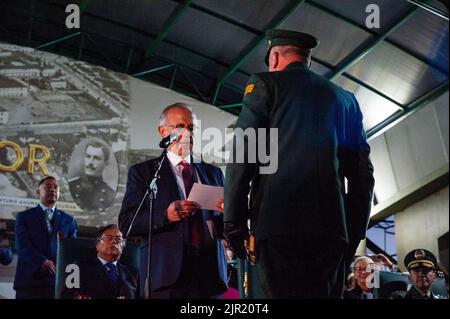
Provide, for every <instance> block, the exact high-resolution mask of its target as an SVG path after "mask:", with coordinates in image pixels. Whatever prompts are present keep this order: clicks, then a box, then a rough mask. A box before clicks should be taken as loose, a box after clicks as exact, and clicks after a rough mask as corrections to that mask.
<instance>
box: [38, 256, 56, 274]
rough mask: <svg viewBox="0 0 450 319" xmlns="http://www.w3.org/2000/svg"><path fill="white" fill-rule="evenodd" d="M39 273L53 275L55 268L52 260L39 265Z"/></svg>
mask: <svg viewBox="0 0 450 319" xmlns="http://www.w3.org/2000/svg"><path fill="white" fill-rule="evenodd" d="M41 272H43V273H44V274H51V275H53V274H54V273H55V272H56V266H55V263H54V262H53V260H50V259H46V260H45V261H44V262H43V263H42V265H41Z"/></svg>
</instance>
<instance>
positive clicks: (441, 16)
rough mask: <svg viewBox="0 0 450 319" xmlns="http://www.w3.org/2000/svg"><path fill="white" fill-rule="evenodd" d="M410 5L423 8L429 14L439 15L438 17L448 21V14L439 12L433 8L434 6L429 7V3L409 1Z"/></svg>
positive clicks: (415, 0) (417, 0)
mask: <svg viewBox="0 0 450 319" xmlns="http://www.w3.org/2000/svg"><path fill="white" fill-rule="evenodd" d="M407 1H408V2H409V3H412V4H414V5H416V6H418V7H419V8H422V9H424V10H426V11H428V12H431V13H432V14H434V15H437V16H438V17H440V18H442V19H444V20H447V21H448V13H447V12H445V11H442V10H439V9H438V8H436V7H433V6H432V5H429V4H428V3H425V2H423V1H419V0H407Z"/></svg>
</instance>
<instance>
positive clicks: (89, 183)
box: [69, 141, 115, 211]
mask: <svg viewBox="0 0 450 319" xmlns="http://www.w3.org/2000/svg"><path fill="white" fill-rule="evenodd" d="M109 159H110V152H109V149H108V147H107V146H106V145H104V144H102V143H100V142H96V141H89V142H87V143H86V147H85V149H84V162H83V163H84V173H83V174H82V175H81V176H78V177H75V178H71V179H70V180H69V188H70V192H71V193H72V196H73V199H74V201H75V202H76V203H77V205H78V206H80V208H82V209H84V210H91V211H95V210H97V211H104V210H105V209H107V208H108V207H109V206H110V205H111V202H112V201H113V199H114V195H115V192H114V190H113V189H112V188H111V187H109V186H108V184H106V183H105V182H104V181H103V170H104V169H105V167H106V166H107V165H108V164H109Z"/></svg>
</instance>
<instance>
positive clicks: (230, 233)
mask: <svg viewBox="0 0 450 319" xmlns="http://www.w3.org/2000/svg"><path fill="white" fill-rule="evenodd" d="M223 235H224V237H225V239H226V240H227V241H228V244H229V248H230V249H231V251H233V253H234V254H235V255H236V257H238V258H240V259H244V258H245V254H246V253H245V246H244V239H245V237H246V232H245V230H244V229H242V228H241V227H239V226H237V225H235V224H233V223H230V222H225V223H224V229H223Z"/></svg>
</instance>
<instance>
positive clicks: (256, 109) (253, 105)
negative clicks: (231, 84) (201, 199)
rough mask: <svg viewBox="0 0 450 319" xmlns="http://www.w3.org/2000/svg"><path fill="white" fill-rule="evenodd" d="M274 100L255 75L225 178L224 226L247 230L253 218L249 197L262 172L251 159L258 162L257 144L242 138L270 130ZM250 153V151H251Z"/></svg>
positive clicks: (244, 106) (260, 79)
mask: <svg viewBox="0 0 450 319" xmlns="http://www.w3.org/2000/svg"><path fill="white" fill-rule="evenodd" d="M270 101H271V97H270V93H269V90H268V87H267V85H266V83H265V82H264V81H263V79H262V78H261V77H260V76H259V75H253V76H252V77H251V78H250V79H249V81H248V85H247V87H246V90H245V95H244V98H243V101H242V103H243V105H242V110H241V113H240V115H239V118H238V120H237V123H236V129H235V134H234V138H233V155H234V158H233V159H231V162H230V163H229V164H228V165H227V169H226V178H225V188H224V195H225V213H224V222H225V223H232V224H234V225H238V227H242V229H245V227H246V223H247V219H248V218H249V206H248V194H249V190H250V181H251V180H252V179H253V177H254V175H255V171H256V169H257V168H258V165H257V163H254V161H253V163H252V161H250V160H249V156H250V158H252V157H253V158H257V156H256V155H257V149H256V148H255V149H256V154H251V153H250V152H253V150H255V149H253V148H252V147H250V148H249V146H251V143H255V145H256V144H257V143H256V140H255V141H252V140H251V139H249V137H248V135H246V134H239V131H240V132H242V131H244V132H245V130H247V129H249V130H248V131H247V132H249V131H253V130H254V131H256V132H257V129H258V128H268V126H269V115H270V108H271V102H270ZM249 150H250V151H249ZM239 155H241V156H242V155H243V156H244V157H243V158H244V161H243V163H237V159H238V157H239Z"/></svg>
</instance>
